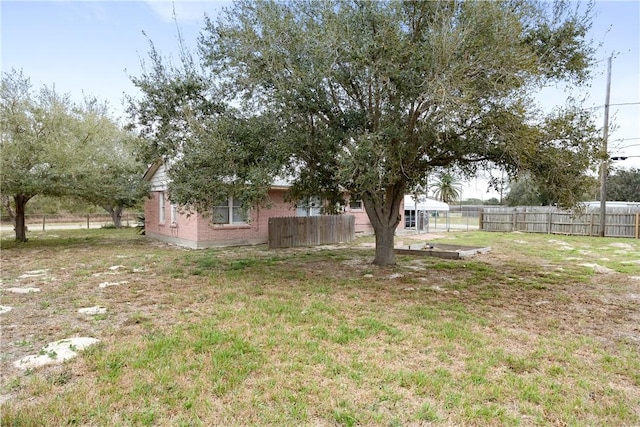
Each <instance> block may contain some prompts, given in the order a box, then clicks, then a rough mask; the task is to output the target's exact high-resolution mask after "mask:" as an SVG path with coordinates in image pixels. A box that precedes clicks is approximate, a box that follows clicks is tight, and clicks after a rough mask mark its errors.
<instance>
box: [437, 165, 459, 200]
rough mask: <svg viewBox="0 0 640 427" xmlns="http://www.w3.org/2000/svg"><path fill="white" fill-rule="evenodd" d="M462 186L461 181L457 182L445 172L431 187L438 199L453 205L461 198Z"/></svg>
mask: <svg viewBox="0 0 640 427" xmlns="http://www.w3.org/2000/svg"><path fill="white" fill-rule="evenodd" d="M460 185H461V184H460V181H457V180H456V179H455V177H454V176H453V175H452V174H451V173H450V172H443V173H441V174H440V175H438V177H437V178H436V182H435V183H434V184H431V186H430V187H431V189H432V190H434V192H435V195H436V199H438V200H442V201H443V202H445V203H451V202H455V201H457V200H458V199H459V198H460V193H461V191H462V190H461V187H460Z"/></svg>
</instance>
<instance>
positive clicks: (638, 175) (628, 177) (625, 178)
mask: <svg viewBox="0 0 640 427" xmlns="http://www.w3.org/2000/svg"><path fill="white" fill-rule="evenodd" d="M607 200H617V201H621V202H640V169H637V168H630V169H618V170H615V171H614V172H613V173H612V174H611V175H609V178H608V179H607Z"/></svg>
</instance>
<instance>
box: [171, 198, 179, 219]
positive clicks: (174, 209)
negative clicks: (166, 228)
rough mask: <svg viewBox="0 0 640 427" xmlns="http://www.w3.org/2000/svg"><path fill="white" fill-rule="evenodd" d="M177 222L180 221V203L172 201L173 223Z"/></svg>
mask: <svg viewBox="0 0 640 427" xmlns="http://www.w3.org/2000/svg"><path fill="white" fill-rule="evenodd" d="M176 222H178V205H176V204H175V203H171V223H172V224H175V223H176Z"/></svg>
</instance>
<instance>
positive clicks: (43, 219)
mask: <svg viewBox="0 0 640 427" xmlns="http://www.w3.org/2000/svg"><path fill="white" fill-rule="evenodd" d="M46 217H47V216H46V215H42V231H44V224H45V221H46V219H45V218H46Z"/></svg>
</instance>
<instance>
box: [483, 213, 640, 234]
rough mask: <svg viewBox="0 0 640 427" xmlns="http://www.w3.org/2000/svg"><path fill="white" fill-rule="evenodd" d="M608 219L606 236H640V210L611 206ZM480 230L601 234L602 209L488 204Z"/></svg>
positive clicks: (606, 219)
mask: <svg viewBox="0 0 640 427" xmlns="http://www.w3.org/2000/svg"><path fill="white" fill-rule="evenodd" d="M605 221H606V223H605V233H604V234H605V236H606V237H630V238H635V239H640V210H638V211H637V212H632V211H631V209H626V212H620V211H616V210H608V211H607V215H606V218H605ZM480 230H483V231H522V232H526V233H548V234H565V235H574V236H598V235H599V234H600V213H599V212H593V211H592V212H589V211H587V212H571V211H562V210H559V209H556V208H553V207H530V206H529V207H517V208H485V209H483V210H482V213H481V214H480Z"/></svg>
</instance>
